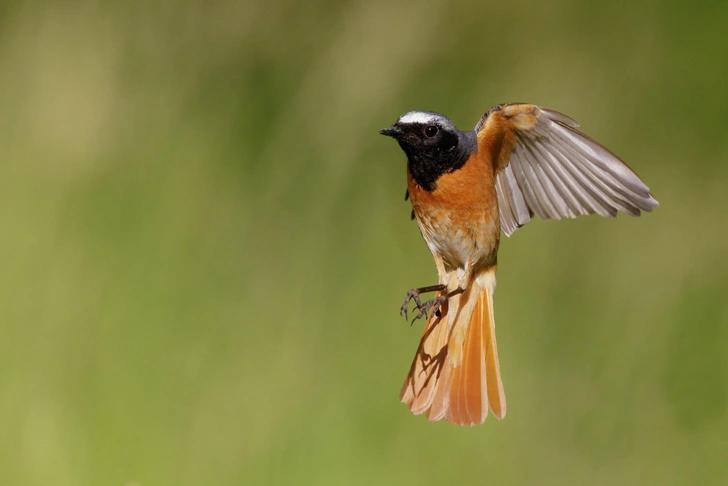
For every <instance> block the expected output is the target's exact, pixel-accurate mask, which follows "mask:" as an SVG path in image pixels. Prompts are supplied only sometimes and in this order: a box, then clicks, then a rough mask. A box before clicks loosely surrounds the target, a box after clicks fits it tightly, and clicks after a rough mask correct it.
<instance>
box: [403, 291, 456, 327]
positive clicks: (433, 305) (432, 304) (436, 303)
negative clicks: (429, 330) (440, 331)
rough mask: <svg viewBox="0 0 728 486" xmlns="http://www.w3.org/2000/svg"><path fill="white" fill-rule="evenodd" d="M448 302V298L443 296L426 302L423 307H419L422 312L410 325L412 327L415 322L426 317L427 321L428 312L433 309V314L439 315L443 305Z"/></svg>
mask: <svg viewBox="0 0 728 486" xmlns="http://www.w3.org/2000/svg"><path fill="white" fill-rule="evenodd" d="M446 300H447V296H446V295H441V296H439V297H435V298H434V299H430V300H428V301H427V302H425V303H424V304H423V305H422V306H420V307H419V309H420V312H419V314H417V315H416V316H415V318H414V319H412V322H411V323H410V325H412V324H414V322H415V321H416V320H417V319H419V318H421V317H425V319H426V318H427V317H428V316H427V311H429V310H430V309H432V312H433V313H434V314H436V315H439V312H440V307H442V303H443V302H445V301H446Z"/></svg>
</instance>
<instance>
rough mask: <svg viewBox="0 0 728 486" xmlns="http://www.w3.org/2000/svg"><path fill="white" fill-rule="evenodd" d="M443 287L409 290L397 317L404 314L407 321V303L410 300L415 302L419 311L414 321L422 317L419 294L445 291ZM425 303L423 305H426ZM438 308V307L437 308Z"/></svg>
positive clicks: (434, 286) (435, 286)
mask: <svg viewBox="0 0 728 486" xmlns="http://www.w3.org/2000/svg"><path fill="white" fill-rule="evenodd" d="M445 288H446V286H445V285H433V286H431V287H421V288H419V289H410V290H408V291H407V295H406V296H405V298H404V304H402V307H400V308H399V315H400V316H401V315H403V314H404V318H405V319H409V318H408V316H407V312H408V310H409V303H410V301H411V300H414V301H415V304H416V305H417V309H418V310H420V315H418V317H415V320H417V319H419V318H420V317H422V307H423V304H422V301H421V300H420V294H421V293H423V292H436V291H440V290H443V289H445ZM426 304H427V303H425V305H426ZM438 308H439V306H438ZM412 322H414V321H412Z"/></svg>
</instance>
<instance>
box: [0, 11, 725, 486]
mask: <svg viewBox="0 0 728 486" xmlns="http://www.w3.org/2000/svg"><path fill="white" fill-rule="evenodd" d="M727 22H728V3H726V2H702V3H694V2H693V3H687V2H683V3H680V2H657V1H635V2H631V3H629V4H623V3H621V2H579V1H576V0H556V1H553V2H539V1H525V0H517V1H511V2H498V3H494V2H484V3H478V2H437V1H432V2H430V1H428V2H421V1H420V2H409V1H405V2H384V1H376V0H375V1H371V2H352V1H349V2H334V1H312V2H300V3H296V2H290V1H286V0H277V1H270V2H263V1H260V2H257V3H253V2H243V3H233V2H230V1H215V0H213V1H211V2H202V1H199V0H198V1H191V2H184V3H180V2H164V1H157V0H150V1H148V2H99V3H97V2H50V1H36V2H32V1H30V2H19V1H6V2H3V3H2V5H1V6H0V73H2V76H0V225H1V228H2V237H1V238H0V268H1V269H2V278H0V457H2V459H1V460H0V484H3V485H50V484H53V485H99V484H105V485H132V484H135V485H142V486H147V485H200V484H209V485H228V484H230V485H232V484H246V485H247V484H250V485H254V484H255V485H257V484H316V485H324V484H336V485H339V484H345V485H356V484H366V485H370V484H377V485H387V484H419V485H428V484H486V483H487V484H559V485H563V484H590V485H600V484H604V485H613V484H661V485H670V484H675V485H677V484H727V483H728V461H726V451H728V413H727V410H728V304H726V302H727V301H726V296H725V291H726V289H728V260H727V259H726V250H727V249H728V244H727V243H726V241H728V215H726V208H728V195H726V194H727V192H726V184H727V183H728V165H727V163H726V158H727V157H728V138H726V136H725V134H726V130H727V129H728V115H727V114H728V91H727V90H726V89H725V85H726V76H728V56H726V49H727V48H728V34H727V33H726V30H725V25H726V23H727ZM503 101H528V102H533V103H537V104H540V105H543V106H547V107H551V108H554V109H557V110H559V111H563V112H564V113H566V114H568V115H570V116H572V117H574V118H575V119H577V120H579V121H580V122H581V123H582V128H583V129H584V131H586V132H587V133H589V134H590V135H592V136H593V137H594V138H596V139H598V140H600V141H601V142H603V143H604V144H605V145H607V146H608V147H610V148H611V149H612V150H614V151H615V152H616V153H617V154H619V155H620V156H621V157H622V158H624V159H625V160H626V161H627V162H628V163H629V164H630V165H631V166H632V167H633V168H634V169H635V170H636V171H637V172H638V173H639V174H640V175H641V176H642V177H643V178H644V179H645V180H646V181H647V183H648V185H649V186H650V187H651V188H652V189H653V192H654V194H655V195H656V197H657V198H658V200H659V201H660V202H661V207H660V208H659V209H658V210H657V211H656V212H654V213H652V214H648V215H646V216H644V217H642V218H640V219H632V218H628V217H625V216H620V217H619V218H617V219H616V220H606V219H601V218H597V217H590V218H581V219H578V220H575V221H562V222H542V221H534V222H532V223H529V225H528V226H526V227H525V228H523V229H521V230H520V231H519V232H518V233H516V234H515V235H514V236H513V237H511V238H509V239H504V241H503V242H502V245H501V254H500V259H499V260H500V268H499V269H500V273H499V289H498V292H497V294H496V320H497V322H498V338H499V345H500V355H501V366H502V370H503V376H504V380H505V386H506V393H507V396H508V400H509V401H508V405H509V410H508V417H507V418H506V419H505V420H504V421H502V422H498V421H496V420H493V419H490V420H488V421H487V422H486V424H485V425H483V426H479V427H474V428H459V427H456V426H453V425H450V424H447V423H444V422H442V423H428V422H427V421H426V420H425V419H424V418H422V417H414V416H412V415H411V414H410V413H409V411H408V410H407V408H406V407H405V406H404V405H401V404H399V403H398V399H397V394H398V391H399V387H400V385H401V382H402V380H403V379H404V377H405V374H406V372H407V369H408V366H409V364H410V360H411V359H412V356H413V355H414V352H415V349H416V346H417V342H418V340H419V337H420V329H421V327H420V324H419V323H418V324H417V325H416V326H414V327H413V328H410V326H409V325H407V323H406V322H405V321H404V320H402V319H401V318H400V317H399V316H398V314H397V309H398V307H399V305H400V304H401V300H402V298H403V297H404V293H405V291H406V290H407V289H409V288H410V287H413V286H418V285H426V284H431V283H432V282H433V279H434V278H435V269H434V265H433V263H432V260H431V257H430V256H429V254H428V251H427V248H426V246H425V245H424V244H423V242H422V241H421V238H420V236H419V234H418V231H417V228H416V225H415V224H414V223H412V222H410V221H409V211H410V209H409V207H408V203H405V202H404V201H403V200H402V198H403V195H404V185H405V172H404V171H405V168H404V167H405V165H404V160H403V154H402V153H401V151H400V150H399V148H398V147H397V146H396V144H394V143H392V141H391V140H387V139H385V138H384V137H380V136H379V135H377V130H378V129H379V128H382V127H385V126H388V125H390V124H391V123H392V122H393V121H394V120H396V118H397V117H398V116H399V115H400V114H402V113H404V112H406V111H409V110H412V109H429V110H435V111H440V112H443V113H446V114H447V115H449V116H450V117H451V118H452V119H453V120H454V121H455V123H456V124H458V125H459V126H460V127H461V128H465V127H469V126H472V125H474V124H475V122H476V121H477V120H478V118H479V117H480V115H481V114H482V113H483V112H484V111H485V110H486V109H487V108H489V107H490V106H492V105H494V104H497V103H500V102H503Z"/></svg>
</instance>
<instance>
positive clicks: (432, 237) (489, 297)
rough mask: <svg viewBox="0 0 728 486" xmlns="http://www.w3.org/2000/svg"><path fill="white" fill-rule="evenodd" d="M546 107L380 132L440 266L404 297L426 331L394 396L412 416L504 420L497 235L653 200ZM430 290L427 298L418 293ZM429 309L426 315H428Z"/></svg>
mask: <svg viewBox="0 0 728 486" xmlns="http://www.w3.org/2000/svg"><path fill="white" fill-rule="evenodd" d="M578 126H579V125H578V123H576V122H575V121H574V120H572V119H571V118H569V117H568V116H566V115H563V114H561V113H558V112H556V111H553V110H549V109H546V108H541V107H538V106H536V105H530V104H525V103H505V104H502V105H497V106H494V107H493V108H491V109H490V110H488V111H487V112H486V113H485V115H483V117H482V118H481V119H480V121H479V122H478V124H477V125H476V126H475V129H474V130H471V131H464V132H463V131H460V130H458V129H457V128H456V127H455V125H454V124H453V122H452V121H450V119H449V118H447V117H446V116H444V115H441V114H439V113H433V112H429V111H411V112H409V113H406V114H404V115H402V116H401V117H400V118H399V120H397V123H395V124H394V125H393V126H392V127H390V128H385V129H384V130H381V131H380V132H379V133H381V134H382V135H387V136H389V137H392V138H394V139H395V140H397V142H399V145H400V147H402V150H404V152H405V154H406V155H407V193H406V195H405V199H406V198H407V197H409V199H410V200H411V202H412V209H413V215H414V218H415V219H416V220H417V224H418V226H419V228H420V232H421V233H422V236H423V237H424V239H425V242H426V243H427V246H428V247H429V249H430V251H431V252H432V256H433V257H434V259H435V265H436V266H437V274H438V277H439V281H438V284H437V285H432V286H429V287H421V288H415V289H412V290H410V291H409V292H407V296H406V298H405V302H404V305H403V306H402V309H401V313H404V315H405V317H406V316H407V310H408V306H409V303H410V301H411V300H414V302H415V306H416V309H417V311H418V313H417V315H416V317H415V319H418V318H420V317H425V318H426V320H427V323H426V325H425V331H424V335H423V336H422V340H421V341H420V345H419V348H418V349H417V353H416V355H415V358H414V361H413V362H412V366H411V368H410V371H409V374H408V375H407V378H406V380H405V382H404V385H403V386H402V390H401V392H400V398H401V400H402V401H403V402H404V403H406V404H408V405H409V408H410V410H411V411H412V412H413V413H415V414H421V413H426V414H427V418H428V419H429V420H440V419H442V418H444V419H445V420H447V421H448V422H452V423H455V424H460V425H474V424H480V423H483V421H485V419H486V417H487V416H488V409H490V411H491V412H492V413H493V415H495V416H496V417H498V418H499V419H502V418H503V417H504V416H505V414H506V397H505V394H504V392H503V382H502V380H501V373H500V367H499V364H498V348H497V346H496V339H495V321H494V320H493V292H494V291H495V272H496V267H497V262H498V245H499V243H500V234H501V231H502V232H503V233H505V234H506V236H510V235H512V234H513V233H514V232H515V231H516V230H517V229H518V228H520V227H521V226H523V225H524V224H526V223H527V222H528V221H529V220H530V219H531V217H532V216H533V215H534V214H536V215H537V216H538V217H540V218H541V219H562V218H575V217H577V216H579V215H582V214H594V213H597V214H600V215H602V216H609V217H614V216H616V215H617V212H618V211H623V212H625V213H627V214H630V215H632V216H639V215H640V211H652V209H654V208H656V207H657V206H658V202H657V201H656V200H655V198H654V197H652V194H651V193H650V190H649V188H648V187H647V186H646V185H645V183H644V182H642V180H641V179H640V178H639V177H638V176H637V174H635V173H634V172H633V171H632V170H631V169H630V168H629V167H627V165H626V164H625V163H624V162H622V161H621V160H620V159H619V158H618V157H617V156H616V155H614V154H613V153H612V152H610V151H609V150H607V149H606V148H605V147H603V146H602V145H601V144H599V143H598V142H596V141H594V140H592V139H591V138H589V137H588V136H586V135H584V134H583V133H581V132H579V131H578V130H577V129H576V128H577V127H578ZM425 292H436V295H435V297H434V298H433V299H431V300H427V301H425V302H422V301H421V300H420V294H422V293H425ZM428 313H429V317H428Z"/></svg>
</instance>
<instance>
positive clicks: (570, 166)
mask: <svg viewBox="0 0 728 486" xmlns="http://www.w3.org/2000/svg"><path fill="white" fill-rule="evenodd" d="M490 117H495V118H496V119H495V121H494V122H493V123H491V122H490V120H489V118H490ZM578 126H579V124H578V123H577V122H576V121H574V120H573V119H571V118H569V117H568V116H566V115H564V114H562V113H559V112H557V111H553V110H549V109H546V108H540V107H537V106H534V105H528V104H523V103H516V104H503V105H498V106H496V107H493V108H491V109H490V110H488V112H487V113H486V114H485V115H484V116H483V118H481V120H480V121H479V122H478V125H477V126H476V128H475V130H476V133H477V135H478V140H479V141H480V140H485V141H489V140H493V139H494V137H492V136H490V135H492V134H491V133H489V134H486V136H482V137H481V135H482V134H483V132H487V131H490V130H493V131H498V130H500V132H498V133H499V134H500V136H501V137H502V138H501V139H502V140H504V144H503V145H504V147H505V148H504V149H502V150H501V152H500V153H499V154H496V155H494V162H495V163H496V167H497V172H496V183H495V186H496V192H497V193H498V204H499V211H500V219H501V229H502V230H503V232H504V233H505V234H506V235H508V236H510V235H511V234H513V233H514V232H515V231H516V230H517V229H518V228H520V227H521V226H523V225H524V224H526V223H527V222H528V221H530V219H531V216H532V215H533V214H536V215H537V216H538V217H540V218H541V219H563V218H575V217H577V216H580V215H585V214H595V213H596V214H600V215H602V216H607V217H614V216H616V215H617V212H618V211H622V212H625V213H627V214H630V215H632V216H639V215H640V213H641V211H648V212H649V211H652V209H654V208H656V207H657V206H658V205H659V204H658V202H657V201H656V200H655V198H654V197H653V196H652V194H651V193H650V190H649V188H648V187H647V186H646V185H645V183H644V182H642V180H641V179H640V178H639V176H637V174H635V173H634V171H632V169H630V168H629V167H628V166H627V165H626V164H625V163H624V162H622V161H621V160H620V159H619V158H618V157H617V156H616V155H614V154H613V153H612V152H610V151H609V150H608V149H607V148H605V147H604V146H603V145H601V144H600V143H598V142H596V141H595V140H593V139H591V138H590V137H588V136H587V135H584V134H583V133H581V132H579V131H578V130H577V129H576V127H578ZM479 143H480V142H479ZM484 143H485V142H484ZM499 147H500V146H499Z"/></svg>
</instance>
